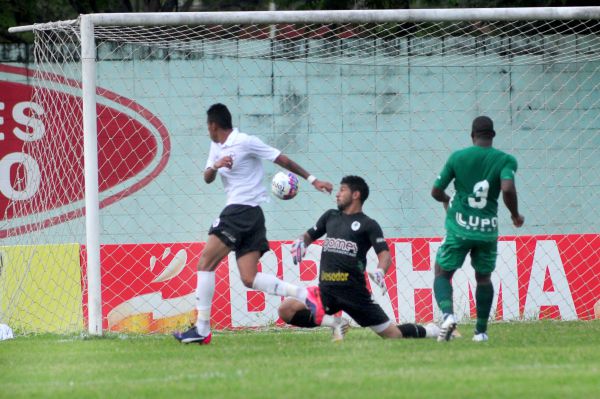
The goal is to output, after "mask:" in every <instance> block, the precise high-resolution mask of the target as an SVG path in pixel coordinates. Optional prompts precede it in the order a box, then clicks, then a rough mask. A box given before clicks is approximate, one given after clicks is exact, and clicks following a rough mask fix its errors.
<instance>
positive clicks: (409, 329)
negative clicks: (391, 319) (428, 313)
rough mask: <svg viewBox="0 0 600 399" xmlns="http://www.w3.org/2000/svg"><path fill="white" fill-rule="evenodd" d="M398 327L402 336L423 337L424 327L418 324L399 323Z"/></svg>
mask: <svg viewBox="0 0 600 399" xmlns="http://www.w3.org/2000/svg"><path fill="white" fill-rule="evenodd" d="M398 329H400V332H401V333H402V336H403V337H404V338H425V334H426V331H425V327H423V326H420V325H418V324H412V323H406V324H399V325H398Z"/></svg>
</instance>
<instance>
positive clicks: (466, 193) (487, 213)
mask: <svg viewBox="0 0 600 399" xmlns="http://www.w3.org/2000/svg"><path fill="white" fill-rule="evenodd" d="M516 171H517V160H516V159H515V157H513V156H512V155H509V154H507V153H505V152H502V151H500V150H498V149H496V148H493V147H480V146H472V147H468V148H465V149H462V150H459V151H456V152H454V153H453V154H452V155H450V158H448V161H447V162H446V165H444V169H442V173H440V175H439V176H438V178H437V179H436V181H435V183H434V186H435V187H437V188H440V189H442V190H445V189H446V187H448V185H449V184H450V182H451V181H452V180H454V188H455V190H456V193H455V194H454V196H453V197H452V199H451V200H450V204H449V205H448V213H447V215H446V230H447V231H448V232H449V233H453V234H455V235H457V236H459V237H463V238H465V239H471V240H482V241H491V240H496V239H497V238H498V196H499V195H500V181H501V180H513V179H514V178H515V172H516Z"/></svg>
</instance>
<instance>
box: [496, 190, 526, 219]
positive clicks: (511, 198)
mask: <svg viewBox="0 0 600 399" xmlns="http://www.w3.org/2000/svg"><path fill="white" fill-rule="evenodd" d="M500 184H501V185H500V188H501V190H502V200H503V201H504V204H505V205H506V207H507V208H508V210H509V212H510V218H511V219H512V221H513V224H514V225H515V227H521V226H523V223H525V218H524V217H523V215H521V214H520V213H519V201H518V199H517V187H516V186H515V181H514V180H510V179H503V180H502V181H501V183H500Z"/></svg>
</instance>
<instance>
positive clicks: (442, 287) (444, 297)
mask: <svg viewBox="0 0 600 399" xmlns="http://www.w3.org/2000/svg"><path fill="white" fill-rule="evenodd" d="M433 293H434V294H435V300H436V301H437V304H438V306H439V307H440V310H441V311H442V313H454V310H453V305H452V284H450V279H448V278H446V277H444V276H437V277H436V278H435V279H434V280H433Z"/></svg>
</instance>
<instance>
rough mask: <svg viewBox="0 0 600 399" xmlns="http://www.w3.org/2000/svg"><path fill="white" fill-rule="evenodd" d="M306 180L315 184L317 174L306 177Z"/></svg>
mask: <svg viewBox="0 0 600 399" xmlns="http://www.w3.org/2000/svg"><path fill="white" fill-rule="evenodd" d="M306 180H308V182H309V183H310V184H313V183H314V182H315V180H317V178H316V177H315V176H313V175H310V176H308V177H307V178H306Z"/></svg>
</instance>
